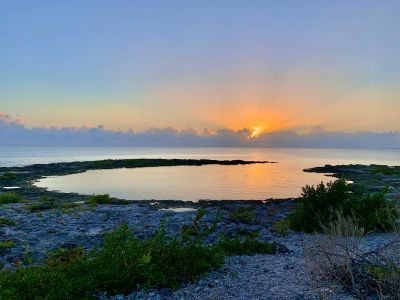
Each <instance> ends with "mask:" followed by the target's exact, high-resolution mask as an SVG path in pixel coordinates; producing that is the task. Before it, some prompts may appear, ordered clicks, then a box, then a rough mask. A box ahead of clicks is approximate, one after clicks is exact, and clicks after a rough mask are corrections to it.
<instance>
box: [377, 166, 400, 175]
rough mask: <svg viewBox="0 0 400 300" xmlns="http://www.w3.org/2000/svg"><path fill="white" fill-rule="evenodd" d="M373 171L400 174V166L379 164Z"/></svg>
mask: <svg viewBox="0 0 400 300" xmlns="http://www.w3.org/2000/svg"><path fill="white" fill-rule="evenodd" d="M371 172H372V173H380V174H385V175H400V168H395V167H389V166H379V167H376V168H374V169H372V170H371Z"/></svg>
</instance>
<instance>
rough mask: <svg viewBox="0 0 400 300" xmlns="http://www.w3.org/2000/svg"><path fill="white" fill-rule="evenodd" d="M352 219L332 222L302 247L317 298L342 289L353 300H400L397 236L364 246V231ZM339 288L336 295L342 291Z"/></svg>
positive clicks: (399, 245) (399, 254)
mask: <svg viewBox="0 0 400 300" xmlns="http://www.w3.org/2000/svg"><path fill="white" fill-rule="evenodd" d="M357 223H358V221H357V220H356V219H354V218H352V217H344V216H343V214H341V213H337V218H336V220H335V221H332V222H331V223H329V224H327V225H326V226H324V228H323V230H322V233H323V234H317V235H315V236H314V238H313V239H310V240H308V242H306V244H305V254H306V255H305V258H306V267H307V268H308V269H309V271H310V274H311V278H312V279H313V285H314V290H315V291H318V293H321V294H320V295H318V296H319V297H318V298H320V299H325V298H331V297H329V295H328V294H326V293H327V291H330V292H328V293H332V291H335V290H336V289H337V288H338V287H340V286H341V287H344V288H345V289H346V290H348V291H349V292H351V294H352V295H354V296H355V298H356V299H400V298H399V297H400V265H399V263H400V236H399V235H398V234H397V235H390V236H388V237H387V238H385V239H382V240H381V241H380V243H376V244H374V243H372V244H369V245H368V247H366V244H365V240H363V239H362V236H363V235H364V233H365V231H364V229H363V228H362V227H359V225H357ZM342 290H343V289H342V288H339V290H338V292H340V291H342Z"/></svg>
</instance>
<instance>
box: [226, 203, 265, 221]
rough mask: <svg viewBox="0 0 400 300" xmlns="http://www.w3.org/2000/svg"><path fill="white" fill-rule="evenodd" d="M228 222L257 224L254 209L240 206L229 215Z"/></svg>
mask: <svg viewBox="0 0 400 300" xmlns="http://www.w3.org/2000/svg"><path fill="white" fill-rule="evenodd" d="M229 220H231V221H233V222H237V223H245V224H255V223H259V222H258V220H257V217H256V211H255V208H254V207H252V206H241V207H238V208H237V209H235V210H234V211H232V212H231V213H230V214H229Z"/></svg>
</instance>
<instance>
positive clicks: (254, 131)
mask: <svg viewBox="0 0 400 300" xmlns="http://www.w3.org/2000/svg"><path fill="white" fill-rule="evenodd" d="M263 130H264V127H263V126H261V125H256V126H253V127H252V128H251V134H250V136H249V138H256V137H258V136H259V135H260V134H261V133H262V132H263Z"/></svg>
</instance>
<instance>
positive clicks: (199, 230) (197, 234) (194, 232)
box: [181, 207, 221, 242]
mask: <svg viewBox="0 0 400 300" xmlns="http://www.w3.org/2000/svg"><path fill="white" fill-rule="evenodd" d="M205 214H206V209H205V208H204V207H200V208H199V209H197V211H196V216H195V218H194V220H193V222H192V224H188V225H183V226H182V231H181V233H182V238H183V239H184V240H189V239H190V238H195V239H196V241H198V242H200V241H201V240H202V239H204V238H205V237H207V236H208V235H210V233H212V232H214V231H215V230H216V229H217V226H218V224H219V223H220V222H221V218H220V214H219V211H218V213H217V215H216V216H215V219H214V221H213V223H212V224H203V225H202V224H201V219H202V218H203V217H204V216H205Z"/></svg>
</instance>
